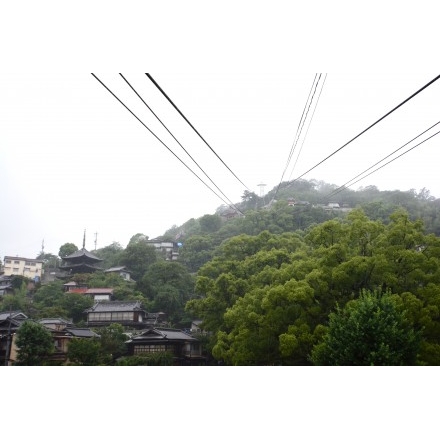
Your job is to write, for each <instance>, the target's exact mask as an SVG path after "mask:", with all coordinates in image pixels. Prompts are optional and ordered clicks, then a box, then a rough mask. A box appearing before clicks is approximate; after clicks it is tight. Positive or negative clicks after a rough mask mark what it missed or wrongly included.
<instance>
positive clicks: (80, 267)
mask: <svg viewBox="0 0 440 440" xmlns="http://www.w3.org/2000/svg"><path fill="white" fill-rule="evenodd" d="M59 269H60V270H65V271H70V272H71V273H91V272H96V271H97V270H103V269H102V267H97V266H94V265H93V264H87V263H77V264H66V265H64V266H60V267H59Z"/></svg>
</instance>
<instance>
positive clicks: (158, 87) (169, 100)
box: [145, 73, 252, 192]
mask: <svg viewBox="0 0 440 440" xmlns="http://www.w3.org/2000/svg"><path fill="white" fill-rule="evenodd" d="M145 75H147V77H148V78H149V80H150V81H151V82H152V83H153V84H154V85H155V86H156V87H157V89H158V90H159V91H160V92H161V93H162V95H163V96H165V98H166V99H167V100H168V102H169V103H170V104H171V105H172V106H173V107H174V108H175V109H176V110H177V112H178V113H179V114H180V116H182V118H183V119H185V121H186V122H187V123H188V124H189V126H190V127H191V128H192V129H193V130H194V131H195V132H196V133H197V135H198V136H199V138H200V139H201V140H202V141H203V142H204V143H205V144H206V145H207V146H208V148H209V149H210V150H211V151H212V152H213V153H214V154H215V155H216V157H217V158H218V159H219V160H220V162H221V163H222V164H223V165H224V166H225V167H226V168H227V169H228V170H229V171H230V172H231V173H232V175H233V176H234V177H235V178H236V179H237V180H238V181H239V182H240V183H241V184H242V185H243V186H244V187H245V188H246V189H247V190H248V191H249V192H252V191H251V190H250V189H249V188H248V187H247V186H246V185H245V184H244V183H243V182H242V181H241V180H240V179H239V178H238V177H237V176H236V174H235V173H234V172H233V171H232V170H231V169H230V168H229V167H228V166H227V165H226V164H225V162H223V160H222V159H221V157H220V156H219V155H218V154H217V153H216V152H215V151H214V150H213V149H212V147H211V146H210V145H209V144H208V142H206V140H205V139H204V138H203V136H202V135H201V134H200V133H199V132H198V131H197V130H196V129H195V127H194V126H193V125H192V124H191V122H189V121H188V119H187V118H186V116H185V115H184V114H183V113H182V112H181V111H180V110H179V109H178V107H177V106H176V104H174V102H173V101H172V100H171V98H170V97H169V96H168V95H167V94H166V93H165V92H164V91H163V89H162V88H161V87H160V86H159V84H158V83H157V82H156V81H155V80H154V79H153V77H152V76H151V75H150V74H149V73H146V74H145Z"/></svg>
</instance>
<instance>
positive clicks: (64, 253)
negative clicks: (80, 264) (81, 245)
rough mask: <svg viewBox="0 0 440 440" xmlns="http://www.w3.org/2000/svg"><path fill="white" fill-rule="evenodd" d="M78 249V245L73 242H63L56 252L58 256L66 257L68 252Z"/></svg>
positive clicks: (71, 252)
mask: <svg viewBox="0 0 440 440" xmlns="http://www.w3.org/2000/svg"><path fill="white" fill-rule="evenodd" d="M77 250H78V247H77V246H76V245H75V244H73V243H64V244H63V245H62V246H61V247H60V250H59V252H58V256H60V257H61V258H63V257H67V256H68V255H70V254H73V253H74V252H76V251H77Z"/></svg>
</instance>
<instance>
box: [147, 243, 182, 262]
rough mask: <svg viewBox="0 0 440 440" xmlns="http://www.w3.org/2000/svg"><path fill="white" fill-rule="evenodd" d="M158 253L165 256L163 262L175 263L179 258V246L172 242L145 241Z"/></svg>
mask: <svg viewBox="0 0 440 440" xmlns="http://www.w3.org/2000/svg"><path fill="white" fill-rule="evenodd" d="M147 243H148V244H149V245H151V246H154V247H155V248H156V250H157V251H158V252H161V253H162V254H163V255H164V256H165V260H169V261H176V260H177V259H178V258H179V244H178V243H176V242H174V241H162V240H157V239H155V240H147Z"/></svg>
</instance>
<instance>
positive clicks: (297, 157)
mask: <svg viewBox="0 0 440 440" xmlns="http://www.w3.org/2000/svg"><path fill="white" fill-rule="evenodd" d="M326 79H327V74H325V77H324V81H323V83H322V87H321V90H320V91H319V95H318V99H317V100H316V105H315V107H314V109H313V113H312V116H311V117H310V120H309V125H308V126H307V131H306V134H305V135H304V138H303V141H302V143H301V147H300V149H299V152H298V156H296V160H295V163H294V164H293V168H292V171H291V172H290V175H289V180H290V178H291V177H292V174H293V171H294V170H295V167H296V163H297V162H298V159H299V156H300V155H301V151H302V149H303V146H304V142H305V140H306V138H307V134H308V133H309V128H310V125H311V124H312V121H313V116H314V115H315V111H316V108H317V107H318V103H319V98H321V93H322V90H323V88H324V84H325V80H326ZM287 186H289V185H287Z"/></svg>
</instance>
